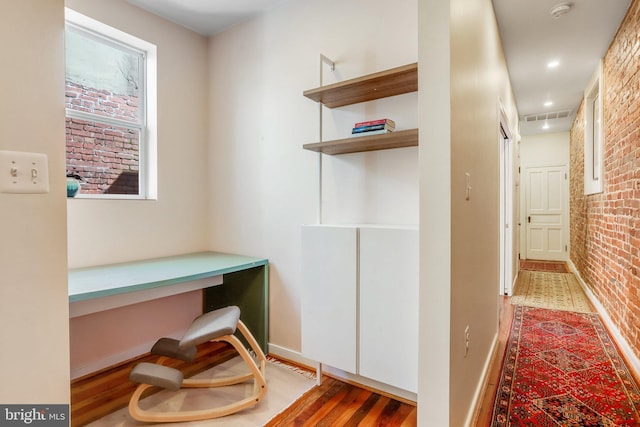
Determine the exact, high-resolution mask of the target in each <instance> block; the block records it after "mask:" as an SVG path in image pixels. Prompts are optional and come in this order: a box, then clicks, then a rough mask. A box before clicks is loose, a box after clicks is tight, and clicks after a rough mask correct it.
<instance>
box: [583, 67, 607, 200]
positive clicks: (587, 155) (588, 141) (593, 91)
mask: <svg viewBox="0 0 640 427" xmlns="http://www.w3.org/2000/svg"><path fill="white" fill-rule="evenodd" d="M602 86H603V84H602V60H600V61H599V62H598V67H597V68H596V71H595V73H594V74H593V76H592V77H591V80H590V81H589V84H588V85H587V88H586V89H585V90H584V194H596V193H602V191H603V190H604V167H603V166H604V162H603V159H602V157H603V152H604V149H603V146H604V131H603V124H604V123H603V120H602V117H603V111H602V109H603V106H604V104H603V99H602V98H603V88H602ZM596 98H597V101H596V103H597V107H598V117H593V115H594V107H593V106H592V104H593V101H594V100H595V99H596ZM596 122H597V123H599V126H598V129H597V131H598V135H597V141H598V142H599V143H598V145H597V146H596V145H595V144H596V135H594V133H593V124H594V123H596ZM596 150H597V151H598V158H597V159H595V160H594V155H593V154H594V152H595V151H596ZM596 163H597V164H596ZM596 174H597V178H596V177H595V175H596Z"/></svg>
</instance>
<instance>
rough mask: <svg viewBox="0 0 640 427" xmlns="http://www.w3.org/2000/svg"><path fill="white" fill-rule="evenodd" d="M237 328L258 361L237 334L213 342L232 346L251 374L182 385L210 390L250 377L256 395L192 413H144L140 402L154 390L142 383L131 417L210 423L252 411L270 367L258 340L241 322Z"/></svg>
mask: <svg viewBox="0 0 640 427" xmlns="http://www.w3.org/2000/svg"><path fill="white" fill-rule="evenodd" d="M237 329H238V330H239V331H240V333H241V334H242V335H243V336H244V337H245V339H246V340H247V342H248V343H249V346H250V347H251V350H253V351H254V352H255V354H256V357H257V359H258V360H257V362H256V361H255V360H254V359H253V357H252V356H251V354H249V352H248V351H247V349H246V348H245V347H244V345H243V344H242V342H241V341H240V340H239V339H238V338H237V337H235V336H234V335H224V336H222V337H218V338H215V339H212V340H211V341H214V342H216V341H223V342H227V343H229V344H231V345H232V346H233V347H234V348H235V349H236V351H237V352H238V353H239V354H240V356H241V357H242V359H243V360H244V362H245V363H246V364H247V365H248V366H249V369H250V371H251V372H250V373H248V374H242V375H237V376H232V377H225V378H215V379H185V380H184V381H183V382H182V386H181V388H209V387H224V386H228V385H233V384H240V383H242V382H245V381H247V380H249V379H251V378H253V394H252V395H251V396H249V397H246V398H244V399H242V400H240V401H237V402H234V403H230V404H228V405H224V406H219V407H215V408H210V409H201V410H192V411H173V412H159V411H152V410H144V409H142V408H140V405H139V402H140V399H141V397H142V395H143V393H144V392H145V390H147V389H148V388H151V387H155V386H153V385H150V384H140V385H139V386H138V387H137V388H136V390H135V391H134V392H133V395H132V396H131V400H130V401H129V413H130V414H131V416H132V417H133V418H134V419H136V420H138V421H143V422H178V421H198V420H207V419H211V418H218V417H223V416H225V415H230V414H233V413H235V412H238V411H241V410H243V409H247V408H250V407H252V406H254V405H256V404H257V403H258V402H259V401H260V400H261V399H262V398H263V397H264V395H265V393H266V392H267V381H266V379H265V370H266V364H267V358H266V357H265V355H264V353H263V352H262V349H261V348H260V345H259V344H258V342H257V341H256V339H255V338H254V337H253V335H251V332H249V330H248V329H247V327H246V326H245V324H244V323H242V321H241V320H238V325H237ZM166 359H168V358H164V357H161V358H160V359H159V360H158V362H159V363H160V364H162V362H163V361H164V360H166Z"/></svg>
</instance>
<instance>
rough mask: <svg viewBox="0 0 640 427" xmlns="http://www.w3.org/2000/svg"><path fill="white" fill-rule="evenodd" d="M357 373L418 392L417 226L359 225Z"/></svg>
mask: <svg viewBox="0 0 640 427" xmlns="http://www.w3.org/2000/svg"><path fill="white" fill-rule="evenodd" d="M359 368H360V372H359V373H360V375H362V376H365V377H368V378H371V379H374V380H376V381H380V382H383V383H385V384H390V385H393V386H395V387H399V388H401V389H404V390H408V391H411V392H416V393H417V391H418V231H417V230H414V229H389V228H361V229H360V367H359Z"/></svg>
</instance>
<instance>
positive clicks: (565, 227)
mask: <svg viewBox="0 0 640 427" xmlns="http://www.w3.org/2000/svg"><path fill="white" fill-rule="evenodd" d="M553 167H562V168H564V172H565V176H566V177H565V180H564V182H565V183H564V185H563V186H562V204H563V206H562V209H563V212H564V217H563V218H562V237H563V240H564V246H565V251H564V259H563V261H568V260H569V249H570V248H569V165H568V164H567V163H562V162H551V163H532V164H527V165H525V166H524V167H523V170H522V175H523V176H524V177H526V176H527V170H528V169H533V168H553ZM523 180H524V185H523V186H522V187H523V188H522V190H523V191H522V194H523V196H524V197H523V198H522V199H521V201H522V207H523V209H521V211H520V222H521V223H522V225H523V227H522V232H521V236H520V237H521V239H522V240H521V246H520V253H521V255H522V258H523V259H527V258H526V256H527V248H528V245H529V241H528V238H529V236H528V233H527V213H528V212H529V191H530V188H529V181H528V180H527V179H524V178H523Z"/></svg>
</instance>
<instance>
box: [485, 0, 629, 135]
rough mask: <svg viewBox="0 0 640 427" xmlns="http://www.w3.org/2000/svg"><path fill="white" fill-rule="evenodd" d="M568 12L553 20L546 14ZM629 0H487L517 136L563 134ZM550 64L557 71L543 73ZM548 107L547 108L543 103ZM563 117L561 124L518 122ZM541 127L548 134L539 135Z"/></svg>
mask: <svg viewBox="0 0 640 427" xmlns="http://www.w3.org/2000/svg"><path fill="white" fill-rule="evenodd" d="M563 3H566V4H569V5H571V9H570V11H569V12H568V13H566V14H565V15H562V16H560V17H558V18H554V17H553V16H551V13H550V11H551V9H552V8H553V7H554V6H556V5H559V4H563ZM629 3H630V0H572V1H568V0H493V7H494V10H495V13H496V18H497V21H498V28H499V30H500V36H501V38H502V45H503V48H504V52H505V57H506V59H507V66H508V67H509V76H510V78H511V86H512V88H513V92H514V96H515V99H516V103H517V106H518V113H519V114H520V133H521V134H522V135H532V134H540V133H544V132H560V131H566V130H569V127H570V126H571V123H572V121H573V119H574V117H575V113H576V110H577V108H578V107H579V105H580V101H581V100H582V97H583V96H584V90H585V88H586V87H587V85H588V83H589V80H590V79H591V77H592V76H593V74H594V72H595V71H596V68H597V66H598V62H599V59H600V58H602V57H603V56H604V54H605V53H606V51H607V49H608V47H609V44H610V42H611V40H613V37H614V35H615V33H616V31H617V29H618V27H619V25H620V22H621V21H622V18H624V15H625V13H626V11H627V9H628V7H629ZM551 61H558V66H557V67H555V68H548V67H547V64H548V63H549V62H551ZM547 101H552V102H553V105H551V106H545V105H544V103H545V102H547ZM567 111H568V112H569V116H568V117H566V118H563V119H550V120H546V121H545V120H539V121H526V120H523V119H524V118H525V117H527V116H533V115H540V116H541V115H546V114H549V113H560V112H561V113H564V112H567ZM545 122H546V123H547V124H548V129H543V126H544V125H545Z"/></svg>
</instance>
